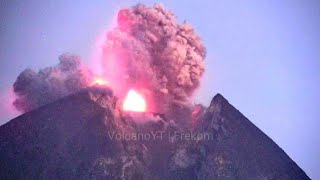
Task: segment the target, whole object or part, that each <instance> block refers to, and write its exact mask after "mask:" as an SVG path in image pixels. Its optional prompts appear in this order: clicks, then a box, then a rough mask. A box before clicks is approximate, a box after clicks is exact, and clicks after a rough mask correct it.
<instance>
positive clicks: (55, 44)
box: [0, 0, 320, 179]
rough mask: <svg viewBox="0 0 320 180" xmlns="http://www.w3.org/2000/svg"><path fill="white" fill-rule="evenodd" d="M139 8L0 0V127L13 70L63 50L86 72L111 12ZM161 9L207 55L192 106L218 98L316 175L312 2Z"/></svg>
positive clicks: (319, 49) (317, 58) (209, 3)
mask: <svg viewBox="0 0 320 180" xmlns="http://www.w3.org/2000/svg"><path fill="white" fill-rule="evenodd" d="M138 2H141V3H146V4H149V5H153V4H154V3H157V2H159V1H151V0H150V1H147V0H145V1H128V0H127V1H115V0H114V1H106V0H105V1H102V0H95V1H84V0H78V1H71V0H55V1H53V0H46V1H42V0H29V1H19V0H12V1H10V0H0V102H1V103H0V125H1V124H3V123H5V122H7V121H8V120H10V119H12V118H14V117H15V116H17V115H18V113H17V112H16V111H15V110H14V109H13V108H12V107H11V106H10V103H9V102H10V101H11V100H12V99H13V97H14V96H13V94H12V93H10V89H11V88H12V84H13V82H14V81H15V79H16V77H17V76H18V75H19V73H20V72H21V71H22V70H24V69H25V68H33V69H35V70H38V69H40V68H44V67H47V66H52V65H55V64H57V63H58V56H59V55H60V54H62V53H63V52H71V53H75V54H78V55H80V56H81V57H82V58H83V61H84V62H85V63H86V64H88V65H89V64H90V59H91V58H92V55H93V52H94V49H95V48H96V44H97V43H96V41H97V39H98V38H99V36H101V35H102V34H103V32H104V31H105V30H106V29H107V28H109V27H110V26H111V24H112V21H113V17H114V14H115V13H116V12H117V10H118V9H120V8H122V7H128V6H132V5H134V4H136V3H138ZM160 2H161V3H162V4H164V5H165V6H166V7H167V8H169V9H170V10H172V11H173V12H174V13H175V14H176V16H177V17H178V20H179V21H183V20H187V21H188V22H189V23H191V24H192V25H193V27H194V28H195V30H196V32H197V33H198V34H199V35H200V36H201V38H202V39H203V41H204V44H205V46H206V48H207V58H206V60H205V64H206V72H205V74H204V77H203V79H202V85H201V87H200V88H199V90H198V91H197V94H196V95H195V97H194V101H195V102H200V103H203V104H204V105H209V103H210V101H211V99H212V97H213V96H214V95H215V94H216V93H221V94H222V95H223V96H224V97H225V98H226V99H227V100H228V101H229V102H230V103H231V104H232V105H234V106H235V107H236V108H237V109H238V110H240V111H241V112H242V113H243V114H244V115H245V116H246V117H247V118H248V119H250V121H251V122H253V123H254V124H255V125H256V126H257V127H259V128H260V129H261V130H262V131H263V132H264V133H265V134H267V135H268V136H269V137H270V138H272V139H273V140H274V141H275V142H276V143H277V144H278V145H279V146H280V147H281V148H282V149H283V150H284V151H285V152H286V153H287V154H288V155H289V156H290V157H291V158H292V159H293V160H294V161H295V162H296V163H297V164H298V165H299V166H300V167H301V168H302V169H303V170H304V171H305V172H306V173H307V174H308V176H309V177H311V178H312V179H318V178H320V171H318V166H319V162H320V156H319V152H320V136H319V135H318V134H317V132H320V111H319V106H320V105H319V100H320V95H319V93H318V92H319V91H320V88H319V87H320V23H319V22H320V2H317V0H305V1H302V0H282V1H278V0H256V1H255V0H246V1H242V0H199V1H182V0H180V1H179V0H176V1H169V0H168V1H165V0H164V1H160Z"/></svg>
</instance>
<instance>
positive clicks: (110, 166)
mask: <svg viewBox="0 0 320 180" xmlns="http://www.w3.org/2000/svg"><path fill="white" fill-rule="evenodd" d="M173 112H176V114H175V113H174V114H173V115H172V114H171V115H170V116H169V115H165V114H138V115H135V114H127V113H124V112H122V111H121V110H120V109H119V108H118V107H117V99H116V98H115V97H114V96H113V95H112V92H111V91H110V90H108V89H101V88H90V89H87V90H84V91H82V92H79V93H77V94H74V95H71V96H68V97H65V98H63V99H60V100H58V101H56V102H53V103H51V104H48V105H45V106H43V107H40V108H38V109H36V110H33V111H30V112H28V113H25V114H23V115H21V116H19V117H17V118H15V119H13V120H11V121H9V122H8V123H6V124H4V125H2V126H1V127H0V179H159V180H160V179H161V180H162V179H246V180H251V179H252V180H256V179H299V180H303V179H309V178H308V176H307V175H306V174H305V173H304V172H303V170H302V169H300V168H299V166H297V164H296V163H295V162H294V161H293V160H291V159H290V157H289V156H288V155H287V154H286V153H285V152H284V151H283V150H282V149H281V148H280V147H279V146H278V145H277V144H276V143H274V142H273V141H272V140H271V139H270V138H269V137H268V136H267V135H265V134H264V133H263V132H262V131H260V130H259V129H258V128H257V127H256V126H254V125H253V124H252V123H251V122H250V121H249V120H248V119H247V118H246V117H244V116H243V115H242V114H241V113H240V112H239V111H238V110H237V109H235V108H234V107H233V106H232V105H230V104H229V103H228V101H227V100H226V99H224V98H223V97H222V96H221V95H220V94H218V95H216V96H215V97H214V98H213V100H212V102H211V104H210V106H209V107H208V108H205V107H203V106H201V105H197V106H195V107H193V109H189V110H188V108H184V107H183V106H181V107H176V109H173ZM168 117H170V118H168ZM182 118H186V122H185V124H184V125H181V122H183V120H182ZM135 119H150V120H152V121H148V122H146V123H137V121H135ZM156 131H159V132H163V134H162V135H163V136H161V138H159V137H158V138H156V139H152V138H151V139H146V138H145V139H132V138H118V139H115V138H111V135H110V134H119V135H120V134H139V133H140V134H147V133H151V132H156ZM175 132H179V134H181V133H192V132H193V133H198V134H208V135H210V136H208V137H209V138H208V139H201V138H200V139H199V136H197V138H196V139H193V138H192V137H191V139H181V138H180V139H179V137H181V136H175V138H172V137H173V136H172V134H174V133H175Z"/></svg>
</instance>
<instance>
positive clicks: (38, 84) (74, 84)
mask: <svg viewBox="0 0 320 180" xmlns="http://www.w3.org/2000/svg"><path fill="white" fill-rule="evenodd" d="M59 60H60V62H59V64H58V65H56V66H54V67H48V68H45V69H41V70H40V71H39V72H35V71H33V70H31V69H26V70H24V71H23V72H22V73H20V75H19V76H18V78H17V80H16V81H15V83H14V85H13V90H14V92H15V94H16V95H17V97H16V100H15V101H14V103H13V104H14V106H15V107H16V108H17V109H18V110H19V111H21V112H27V111H30V110H32V109H35V108H37V107H39V106H42V105H45V104H48V103H50V102H53V101H55V100H57V99H59V98H61V97H64V96H66V95H69V94H71V93H74V92H76V91H79V90H81V89H82V88H84V87H87V86H89V83H90V78H91V73H90V72H89V70H88V69H87V68H86V67H85V66H84V65H83V64H81V61H80V58H79V57H77V56H75V55H71V54H63V55H61V56H60V57H59Z"/></svg>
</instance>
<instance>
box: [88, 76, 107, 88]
mask: <svg viewBox="0 0 320 180" xmlns="http://www.w3.org/2000/svg"><path fill="white" fill-rule="evenodd" d="M95 84H97V85H101V86H103V85H107V84H108V81H106V80H105V79H103V78H101V77H96V78H94V80H93V82H92V85H95Z"/></svg>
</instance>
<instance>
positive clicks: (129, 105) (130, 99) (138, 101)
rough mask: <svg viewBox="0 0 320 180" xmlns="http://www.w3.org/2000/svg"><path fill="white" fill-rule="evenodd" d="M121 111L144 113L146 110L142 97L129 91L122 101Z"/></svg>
mask: <svg viewBox="0 0 320 180" xmlns="http://www.w3.org/2000/svg"><path fill="white" fill-rule="evenodd" d="M122 108H123V110H125V111H133V112H145V111H146V109H147V105H146V101H145V99H144V97H143V96H142V95H141V94H139V93H137V92H136V91H135V90H133V89H131V90H130V91H129V92H128V95H127V96H126V97H125V99H124V101H123V106H122Z"/></svg>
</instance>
